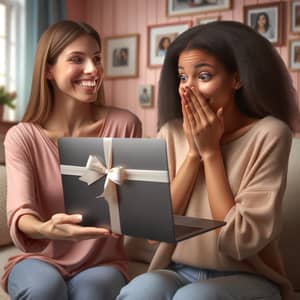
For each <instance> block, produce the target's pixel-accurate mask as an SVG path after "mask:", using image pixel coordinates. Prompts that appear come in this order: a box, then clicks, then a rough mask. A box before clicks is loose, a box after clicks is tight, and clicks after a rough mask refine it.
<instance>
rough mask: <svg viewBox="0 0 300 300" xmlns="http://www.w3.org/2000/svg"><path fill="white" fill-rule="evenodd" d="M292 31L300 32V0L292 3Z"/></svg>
mask: <svg viewBox="0 0 300 300" xmlns="http://www.w3.org/2000/svg"><path fill="white" fill-rule="evenodd" d="M289 18H290V31H291V32H292V33H300V0H297V1H292V2H291V3H290V16H289Z"/></svg>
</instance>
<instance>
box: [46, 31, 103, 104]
mask: <svg viewBox="0 0 300 300" xmlns="http://www.w3.org/2000/svg"><path fill="white" fill-rule="evenodd" d="M47 79H48V80H51V83H52V86H53V88H54V98H55V100H56V99H57V100H58V101H62V99H76V100H78V101H81V102H86V103H90V102H94V101H95V100H96V98H97V93H98V90H99V87H100V86H101V83H102V79H103V67H102V64H101V53H100V49H99V46H98V43H97V41H96V40H95V39H93V38H92V37H90V36H88V35H82V36H80V37H78V38H77V39H75V40H74V41H73V42H71V43H70V44H69V45H68V46H67V47H66V48H65V49H64V50H63V51H62V52H61V53H60V54H59V56H58V58H57V60H56V62H55V64H53V65H48V70H47Z"/></svg>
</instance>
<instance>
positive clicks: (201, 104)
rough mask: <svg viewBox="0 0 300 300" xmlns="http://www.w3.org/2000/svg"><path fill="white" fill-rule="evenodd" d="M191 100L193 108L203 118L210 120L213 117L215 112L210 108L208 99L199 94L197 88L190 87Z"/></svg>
mask: <svg viewBox="0 0 300 300" xmlns="http://www.w3.org/2000/svg"><path fill="white" fill-rule="evenodd" d="M190 93H191V95H192V96H191V100H192V102H193V105H194V107H195V109H196V110H197V111H198V112H199V114H200V115H201V117H202V119H203V120H206V121H207V120H208V121H211V120H213V119H214V118H215V116H216V115H215V113H214V111H213V110H212V109H211V107H210V105H209V104H208V101H207V100H206V99H205V98H204V97H203V95H201V93H200V92H199V90H198V89H196V88H195V87H191V88H190Z"/></svg>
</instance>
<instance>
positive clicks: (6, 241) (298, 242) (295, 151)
mask: <svg viewBox="0 0 300 300" xmlns="http://www.w3.org/2000/svg"><path fill="white" fill-rule="evenodd" d="M5 206H6V178H5V167H4V166H3V165H0V270H1V272H0V275H1V274H2V272H3V265H4V264H5V263H6V261H7V259H8V257H10V256H12V255H14V254H15V253H18V252H19V250H17V249H16V248H15V247H14V246H13V245H12V244H11V240H10V237H9V234H8V230H7V225H6V208H5ZM299 236H300V139H294V140H293V145H292V150H291V155H290V160H289V171H288V182H287V190H286V194H285V198H284V201H283V231H282V235H281V240H280V246H281V250H282V253H283V258H284V262H285V265H286V269H287V273H288V276H289V278H290V280H291V281H292V283H293V286H294V289H295V299H297V300H300V257H299V253H300V238H299ZM125 247H126V249H127V252H128V256H129V259H130V264H129V270H130V273H131V274H133V275H136V274H139V273H142V272H144V271H146V269H147V265H148V263H149V262H150V260H151V257H152V255H153V253H154V251H155V247H156V246H155V245H150V244H149V243H147V242H146V241H145V240H143V239H134V238H128V237H127V238H126V239H125ZM8 299H9V297H8V296H7V294H6V293H4V291H3V290H2V289H0V300H8Z"/></svg>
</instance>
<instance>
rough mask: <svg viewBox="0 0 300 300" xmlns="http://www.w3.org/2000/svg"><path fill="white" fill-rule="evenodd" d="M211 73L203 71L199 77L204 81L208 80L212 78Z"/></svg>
mask: <svg viewBox="0 0 300 300" xmlns="http://www.w3.org/2000/svg"><path fill="white" fill-rule="evenodd" d="M211 77H212V76H211V74H210V73H208V72H201V73H200V74H199V76H198V78H199V79H201V80H202V81H208V80H210V79H211Z"/></svg>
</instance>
